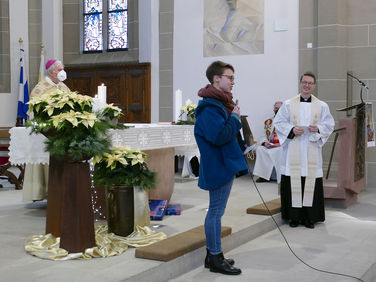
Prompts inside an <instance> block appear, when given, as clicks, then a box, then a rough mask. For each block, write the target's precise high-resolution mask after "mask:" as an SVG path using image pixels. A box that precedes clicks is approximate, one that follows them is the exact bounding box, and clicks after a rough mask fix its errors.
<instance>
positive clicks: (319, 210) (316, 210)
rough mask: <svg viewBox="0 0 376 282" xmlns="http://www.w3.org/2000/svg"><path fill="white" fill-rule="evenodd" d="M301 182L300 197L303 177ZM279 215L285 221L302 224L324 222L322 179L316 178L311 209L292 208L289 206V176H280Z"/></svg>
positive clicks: (303, 181) (303, 182)
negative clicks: (305, 222)
mask: <svg viewBox="0 0 376 282" xmlns="http://www.w3.org/2000/svg"><path fill="white" fill-rule="evenodd" d="M301 180H302V197H303V196H304V184H305V177H301ZM281 213H282V218H283V219H286V220H295V221H301V222H304V221H305V220H309V221H311V222H312V223H315V222H318V221H325V206H324V188H323V183H322V177H319V178H316V181H315V191H314V194H313V202H312V207H302V208H293V207H292V204H291V182H290V176H286V175H282V176H281Z"/></svg>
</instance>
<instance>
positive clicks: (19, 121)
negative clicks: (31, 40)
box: [16, 37, 23, 126]
mask: <svg viewBox="0 0 376 282" xmlns="http://www.w3.org/2000/svg"><path fill="white" fill-rule="evenodd" d="M18 43H19V44H20V53H21V49H22V43H23V40H22V37H20V39H19V40H18ZM16 126H23V119H22V117H20V116H17V121H16Z"/></svg>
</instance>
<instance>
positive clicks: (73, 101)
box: [27, 90, 110, 161]
mask: <svg viewBox="0 0 376 282" xmlns="http://www.w3.org/2000/svg"><path fill="white" fill-rule="evenodd" d="M92 102H93V100H92V98H91V97H90V96H86V95H81V94H78V93H77V92H67V91H62V90H57V91H55V92H51V93H46V94H43V95H40V96H36V97H33V98H32V99H31V100H30V102H29V106H30V107H29V111H30V112H31V113H32V114H31V115H32V116H33V119H32V120H31V121H29V122H28V123H27V126H29V127H31V128H32V131H33V132H37V133H42V134H44V135H46V136H47V137H48V140H47V141H46V150H47V151H48V152H50V154H51V155H53V156H54V157H56V158H58V159H65V158H67V157H68V158H69V159H70V160H73V161H80V160H83V159H89V158H91V157H94V156H96V155H100V154H103V153H105V152H107V151H108V150H109V141H108V140H107V138H105V132H106V130H107V129H108V128H109V127H110V125H109V124H108V123H107V122H105V121H103V120H101V119H100V118H99V117H98V115H97V114H96V113H94V112H93V110H92Z"/></svg>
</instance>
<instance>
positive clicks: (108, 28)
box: [83, 0, 128, 53]
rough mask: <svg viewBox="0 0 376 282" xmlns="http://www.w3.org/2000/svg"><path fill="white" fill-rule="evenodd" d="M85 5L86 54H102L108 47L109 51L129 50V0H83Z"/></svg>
mask: <svg viewBox="0 0 376 282" xmlns="http://www.w3.org/2000/svg"><path fill="white" fill-rule="evenodd" d="M83 3H84V9H83V11H84V14H83V24H84V36H83V40H84V52H85V53H89V52H102V51H103V48H104V47H103V46H106V45H107V49H108V51H115V50H127V49H128V0H83ZM106 10H107V13H106ZM103 13H105V14H103ZM106 16H107V18H106Z"/></svg>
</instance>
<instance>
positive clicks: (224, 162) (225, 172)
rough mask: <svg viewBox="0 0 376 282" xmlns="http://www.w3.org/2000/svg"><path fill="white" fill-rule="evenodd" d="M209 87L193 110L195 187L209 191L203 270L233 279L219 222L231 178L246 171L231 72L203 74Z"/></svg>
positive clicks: (222, 68)
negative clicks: (197, 152) (196, 153)
mask: <svg viewBox="0 0 376 282" xmlns="http://www.w3.org/2000/svg"><path fill="white" fill-rule="evenodd" d="M206 77H207V78H208V80H209V81H210V84H208V85H207V86H205V87H204V88H202V89H200V90H199V92H198V96H200V97H202V98H203V99H202V100H200V101H199V103H198V106H197V108H196V110H195V116H196V123H195V129H194V133H195V138H196V142H197V145H198V148H199V150H200V155H201V159H200V171H199V179H198V186H199V187H200V188H202V189H204V190H208V191H209V199H210V203H209V210H208V213H207V215H206V218H205V235H206V247H207V256H206V259H205V267H209V268H210V271H212V272H220V273H223V274H230V275H237V274H240V273H241V270H240V269H238V268H235V267H233V264H234V260H232V259H225V258H224V256H223V253H222V247H221V219H222V215H223V214H224V212H225V208H226V204H227V200H228V197H229V195H230V191H231V187H232V183H233V180H234V176H235V174H236V173H237V172H239V171H242V170H246V169H247V164H246V162H245V159H244V156H243V153H242V151H241V149H240V147H239V143H238V141H237V139H236V135H237V134H238V132H239V130H240V129H241V127H242V126H241V122H240V110H239V108H238V107H237V106H236V105H235V103H234V102H233V100H232V94H231V90H232V87H233V86H234V68H233V66H231V65H230V64H226V63H224V62H221V61H216V62H213V63H212V64H211V65H210V66H209V67H208V68H207V70H206Z"/></svg>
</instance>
